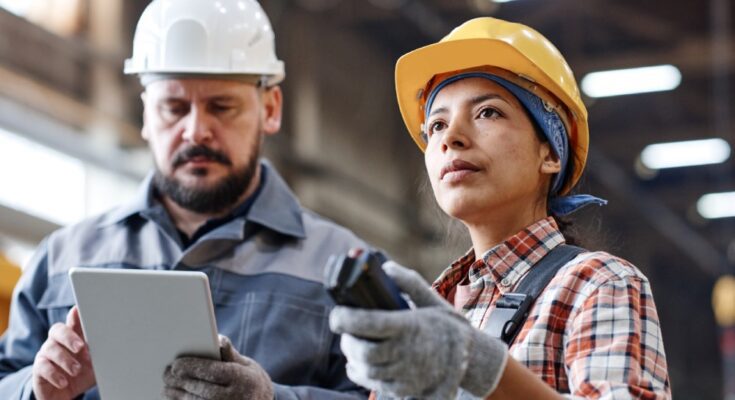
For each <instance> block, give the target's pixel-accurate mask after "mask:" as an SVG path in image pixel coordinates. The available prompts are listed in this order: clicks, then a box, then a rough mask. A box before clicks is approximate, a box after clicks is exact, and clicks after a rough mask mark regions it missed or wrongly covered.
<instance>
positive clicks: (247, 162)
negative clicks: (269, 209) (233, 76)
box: [143, 79, 281, 213]
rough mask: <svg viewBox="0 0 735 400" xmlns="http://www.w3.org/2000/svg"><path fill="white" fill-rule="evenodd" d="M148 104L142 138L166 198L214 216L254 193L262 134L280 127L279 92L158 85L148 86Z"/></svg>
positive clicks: (221, 84) (228, 84) (220, 83)
mask: <svg viewBox="0 0 735 400" xmlns="http://www.w3.org/2000/svg"><path fill="white" fill-rule="evenodd" d="M143 103H144V106H145V111H144V121H143V137H144V138H145V139H146V140H147V141H148V143H149V145H150V147H151V150H152V151H153V157H154V160H155V163H156V176H155V180H154V182H155V184H156V186H157V188H158V190H159V191H160V192H161V194H163V195H164V196H168V197H170V198H171V199H172V200H173V201H174V202H176V203H177V204H179V205H180V206H182V207H184V208H186V209H189V210H192V211H195V212H199V213H217V212H220V211H224V210H226V209H227V208H228V207H230V206H233V205H234V204H235V203H236V202H237V201H238V200H240V199H241V198H243V197H244V196H246V195H249V194H250V193H252V191H254V190H255V188H256V187H257V179H255V178H256V177H258V176H259V171H260V169H259V164H258V158H259V155H260V144H261V142H262V139H263V135H264V134H274V133H276V132H277V131H278V129H279V128H280V118H281V92H280V89H279V88H278V87H275V88H271V89H268V90H264V89H258V88H256V87H255V86H254V85H252V84H248V83H244V82H238V81H230V80H212V79H170V80H160V81H155V82H152V83H150V84H149V85H148V86H147V87H146V90H145V92H144V93H143Z"/></svg>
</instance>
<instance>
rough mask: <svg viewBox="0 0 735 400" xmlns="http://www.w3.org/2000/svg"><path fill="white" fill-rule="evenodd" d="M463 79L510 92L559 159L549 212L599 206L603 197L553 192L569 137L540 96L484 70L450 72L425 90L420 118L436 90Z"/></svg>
mask: <svg viewBox="0 0 735 400" xmlns="http://www.w3.org/2000/svg"><path fill="white" fill-rule="evenodd" d="M467 78H484V79H488V80H491V81H493V82H495V83H497V84H499V85H500V86H502V87H504V88H505V89H506V90H508V91H509V92H511V93H512V94H513V95H514V96H515V97H516V98H517V99H518V101H520V103H521V104H522V105H523V107H524V108H525V109H526V111H528V113H529V114H530V116H531V118H532V119H533V121H534V122H535V123H536V125H537V126H538V127H539V128H540V129H541V131H542V132H543V133H544V136H546V139H547V140H548V141H549V144H550V145H551V148H552V149H553V150H554V153H555V154H556V155H557V157H559V160H560V161H561V171H559V173H557V174H556V176H555V177H554V180H553V181H552V183H551V188H550V190H549V194H550V196H549V197H550V200H549V209H550V210H551V212H552V214H554V215H557V216H564V215H568V214H571V213H573V212H575V211H577V210H579V209H580V208H582V207H584V206H586V205H588V204H597V205H601V206H602V205H605V204H607V200H603V199H601V198H599V197H595V196H591V195H588V194H580V195H573V196H558V195H557V194H558V193H559V191H560V190H561V188H562V187H563V186H564V181H565V179H566V167H567V163H568V162H569V139H568V136H567V131H566V128H565V127H564V123H563V122H562V120H561V118H560V117H559V115H558V114H557V113H556V112H555V111H554V110H553V109H552V108H550V107H548V106H546V105H545V104H544V101H543V100H541V98H539V97H538V96H536V95H535V94H533V93H531V92H529V91H528V90H526V89H523V88H522V87H520V86H518V85H516V84H515V83H513V82H510V81H508V80H506V79H503V78H500V77H498V76H496V75H492V74H489V73H485V72H466V73H462V74H457V75H454V76H452V77H450V78H447V79H445V80H444V81H442V82H440V83H439V84H438V85H436V87H434V88H433V89H432V91H431V93H429V96H428V97H427V99H426V108H425V116H424V120H425V121H426V120H428V117H429V112H430V111H431V106H432V104H433V103H434V99H435V98H436V95H437V93H439V92H440V91H441V90H442V89H443V88H444V87H446V86H447V85H449V84H451V83H454V82H457V81H459V80H462V79H467Z"/></svg>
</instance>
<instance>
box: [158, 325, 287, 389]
mask: <svg viewBox="0 0 735 400" xmlns="http://www.w3.org/2000/svg"><path fill="white" fill-rule="evenodd" d="M219 341H220V354H221V355H222V361H218V360H209V359H206V358H196V357H181V358H177V359H176V360H175V361H174V362H173V363H171V365H169V366H168V367H166V371H165V372H164V374H163V382H164V384H165V385H166V387H165V389H164V396H165V397H166V398H167V399H174V400H195V399H196V400H201V399H205V400H231V399H243V400H244V399H252V400H273V383H271V379H270V377H269V376H268V374H267V373H266V372H265V371H264V370H263V368H261V367H260V365H258V363H256V362H255V361H254V360H252V359H250V358H248V357H245V356H242V355H240V354H239V353H238V352H237V350H235V349H234V348H233V347H232V343H230V339H228V338H227V337H225V336H222V335H220V337H219Z"/></svg>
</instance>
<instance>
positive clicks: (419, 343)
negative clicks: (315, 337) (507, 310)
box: [329, 261, 508, 400]
mask: <svg viewBox="0 0 735 400" xmlns="http://www.w3.org/2000/svg"><path fill="white" fill-rule="evenodd" d="M383 269H384V270H385V272H386V273H387V274H388V276H390V277H391V278H392V279H393V280H394V281H395V282H396V284H397V285H398V287H399V288H400V289H401V290H402V291H403V292H404V293H406V294H407V295H408V296H409V297H410V298H411V300H412V301H413V303H414V304H415V305H416V307H417V308H414V309H411V310H401V311H377V310H363V309H356V308H348V307H336V308H335V309H334V310H333V311H332V313H331V314H330V316H329V317H330V318H329V325H330V327H331V329H332V331H334V332H335V333H339V334H342V341H341V347H342V351H343V352H344V354H345V356H346V357H347V375H348V376H349V378H350V379H351V380H352V381H354V382H355V383H357V384H359V385H362V386H365V387H367V388H370V389H372V390H375V391H378V392H380V393H381V394H386V395H390V396H394V397H419V398H425V399H442V400H446V399H453V398H455V397H456V396H457V391H458V388H459V387H462V388H463V389H464V390H466V391H467V392H469V393H471V394H473V395H474V396H477V397H481V398H484V397H486V396H488V395H489V394H490V393H492V392H493V390H495V388H496V386H497V384H498V381H499V380H500V376H501V375H502V372H503V369H504V368H505V363H506V360H507V357H508V349H507V347H506V345H505V344H504V343H503V342H501V341H500V340H499V339H496V338H493V337H491V336H489V335H487V334H485V333H484V332H482V331H480V330H478V329H475V328H473V327H472V326H471V325H470V323H469V322H468V321H467V319H465V318H464V317H463V316H462V315H460V314H459V313H457V312H455V311H454V309H453V308H452V306H451V305H450V304H449V303H447V302H446V301H445V300H444V299H442V298H441V297H440V296H439V295H438V294H436V292H434V291H433V290H432V289H431V287H429V285H428V284H427V283H426V282H425V281H424V280H423V278H421V276H420V275H419V274H418V273H416V272H415V271H412V270H409V269H406V268H404V267H401V266H400V265H398V264H396V263H394V262H390V261H389V262H387V263H385V264H383Z"/></svg>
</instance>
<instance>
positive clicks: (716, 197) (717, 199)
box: [697, 192, 735, 219]
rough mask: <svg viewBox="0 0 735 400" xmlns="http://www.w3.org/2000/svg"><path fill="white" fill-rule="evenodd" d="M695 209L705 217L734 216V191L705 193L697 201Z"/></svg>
mask: <svg viewBox="0 0 735 400" xmlns="http://www.w3.org/2000/svg"><path fill="white" fill-rule="evenodd" d="M697 211H698V212H699V214H700V215H701V216H703V217H704V218H707V219H714V218H727V217H735V192H723V193H710V194H705V195H704V196H702V197H700V198H699V200H698V201H697Z"/></svg>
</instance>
